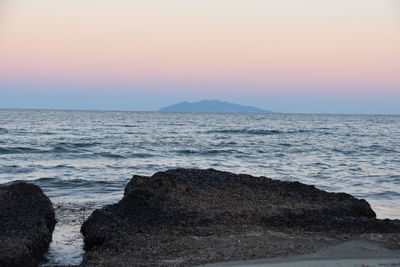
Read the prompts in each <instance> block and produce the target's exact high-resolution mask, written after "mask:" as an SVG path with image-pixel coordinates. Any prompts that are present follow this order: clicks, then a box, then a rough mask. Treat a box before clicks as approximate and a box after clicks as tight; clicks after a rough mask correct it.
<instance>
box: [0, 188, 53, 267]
mask: <svg viewBox="0 0 400 267" xmlns="http://www.w3.org/2000/svg"><path fill="white" fill-rule="evenodd" d="M55 224H56V220H55V215H54V210H53V205H52V203H51V201H50V199H49V198H48V197H47V196H46V195H45V194H44V193H43V192H42V190H41V189H40V188H39V187H38V186H36V185H33V184H27V183H16V184H12V185H9V186H1V187H0V244H1V245H0V266H2V267H3V266H12V267H18V266H21V267H29V266H37V265H38V263H39V262H40V261H41V260H42V256H43V254H44V253H46V251H47V249H48V247H49V244H50V242H51V236H52V233H53V230H54V226H55Z"/></svg>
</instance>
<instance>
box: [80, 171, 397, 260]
mask: <svg viewBox="0 0 400 267" xmlns="http://www.w3.org/2000/svg"><path fill="white" fill-rule="evenodd" d="M375 217H376V215H375V213H374V211H373V210H372V209H371V207H370V205H369V204H368V203H367V202H366V201H365V200H359V199H356V198H354V197H353V196H351V195H348V194H344V193H328V192H325V191H322V190H319V189H317V188H316V187H314V186H310V185H304V184H301V183H298V182H283V181H277V180H272V179H269V178H266V177H253V176H250V175H244V174H240V175H237V174H233V173H228V172H220V171H216V170H213V169H208V170H195V169H176V170H170V171H166V172H159V173H156V174H154V175H153V176H152V177H143V176H134V177H133V178H132V180H131V181H130V182H129V184H128V185H127V186H126V188H125V193H124V197H123V199H122V200H121V201H120V202H119V203H117V204H114V205H109V206H106V207H104V208H102V209H99V210H96V211H94V212H93V213H92V214H91V216H90V217H89V218H88V220H87V221H86V222H85V223H84V224H83V226H82V229H81V231H82V233H83V235H84V243H85V249H86V254H85V257H84V261H83V265H84V266H85V265H86V266H128V265H135V266H141V265H143V266H146V265H148V266H150V265H151V266H164V265H172V266H175V265H178V266H187V265H193V264H203V263H208V262H216V261H225V260H239V259H251V258H259V257H272V256H278V255H286V254H288V253H295V254H296V253H305V252H309V251H313V250H315V249H316V248H315V244H316V242H307V241H306V240H302V239H304V238H303V236H304V233H308V232H314V233H317V234H316V235H315V237H316V236H318V238H319V237H320V236H324V235H325V236H332V235H334V236H335V235H342V234H346V235H348V234H365V233H400V224H399V222H398V221H390V220H385V221H382V220H377V219H376V218H375ZM274 232H282V233H287V234H292V235H293V233H295V235H296V238H297V239H296V240H295V239H293V240H292V239H290V238H289V239H288V238H286V239H285V238H280V237H279V238H278V237H277V235H275V234H271V233H274ZM249 233H251V234H249ZM254 233H257V234H254ZM302 233H303V234H302ZM283 235H285V234H283Z"/></svg>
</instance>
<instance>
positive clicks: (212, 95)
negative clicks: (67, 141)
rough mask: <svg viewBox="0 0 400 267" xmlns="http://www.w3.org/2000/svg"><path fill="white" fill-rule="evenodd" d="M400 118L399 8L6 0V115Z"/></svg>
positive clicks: (1, 40)
mask: <svg viewBox="0 0 400 267" xmlns="http://www.w3.org/2000/svg"><path fill="white" fill-rule="evenodd" d="M203 99H219V100H224V101H231V102H236V103H240V104H246V105H254V106H257V107H260V108H265V109H269V110H274V111H277V112H292V113H377V114H400V104H399V103H400V1H398V0H335V1H332V0H279V1H278V0H273V1H272V0H246V1H243V0H168V1H165V0H146V1H135V0H112V1H111V0H57V1H54V0H0V108H49V109H52V108H56V109H101V110H103V109H104V110H157V109H159V108H161V107H162V106H165V105H169V104H173V103H176V102H180V101H199V100H203Z"/></svg>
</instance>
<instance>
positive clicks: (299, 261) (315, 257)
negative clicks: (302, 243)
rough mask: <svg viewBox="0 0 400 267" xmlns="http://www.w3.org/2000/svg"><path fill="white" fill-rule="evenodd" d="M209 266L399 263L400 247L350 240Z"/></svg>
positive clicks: (336, 265) (348, 266)
mask: <svg viewBox="0 0 400 267" xmlns="http://www.w3.org/2000/svg"><path fill="white" fill-rule="evenodd" d="M203 266H207V267H218V266H221V267H222V266H236V267H239V266H241V267H247V266H251V267H258V266H259V267H261V266H270V267H294V266H297V267H311V266H313V267H317V266H318V267H320V266H321V267H322V266H323V267H331V266H332V267H333V266H335V267H338V266H343V267H350V266H371V267H372V266H400V251H399V250H397V251H395V250H388V249H387V248H385V247H383V246H382V245H381V244H379V243H376V242H371V241H365V240H360V241H348V242H345V243H342V244H340V245H337V246H330V247H327V248H323V249H321V250H320V251H318V252H315V253H312V254H308V255H301V256H289V257H278V258H271V259H259V260H251V261H237V262H224V263H216V264H207V265H203Z"/></svg>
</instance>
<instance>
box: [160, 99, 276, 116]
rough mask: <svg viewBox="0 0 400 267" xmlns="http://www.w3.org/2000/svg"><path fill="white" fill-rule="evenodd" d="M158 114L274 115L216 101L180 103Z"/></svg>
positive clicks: (260, 110) (265, 111)
mask: <svg viewBox="0 0 400 267" xmlns="http://www.w3.org/2000/svg"><path fill="white" fill-rule="evenodd" d="M159 111H160V112H212V113H263V114H265V113H274V112H272V111H270V110H264V109H260V108H256V107H252V106H243V105H239V104H234V103H229V102H224V101H218V100H203V101H200V102H194V103H190V102H186V101H185V102H180V103H178V104H174V105H170V106H167V107H163V108H161V109H160V110H159Z"/></svg>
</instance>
